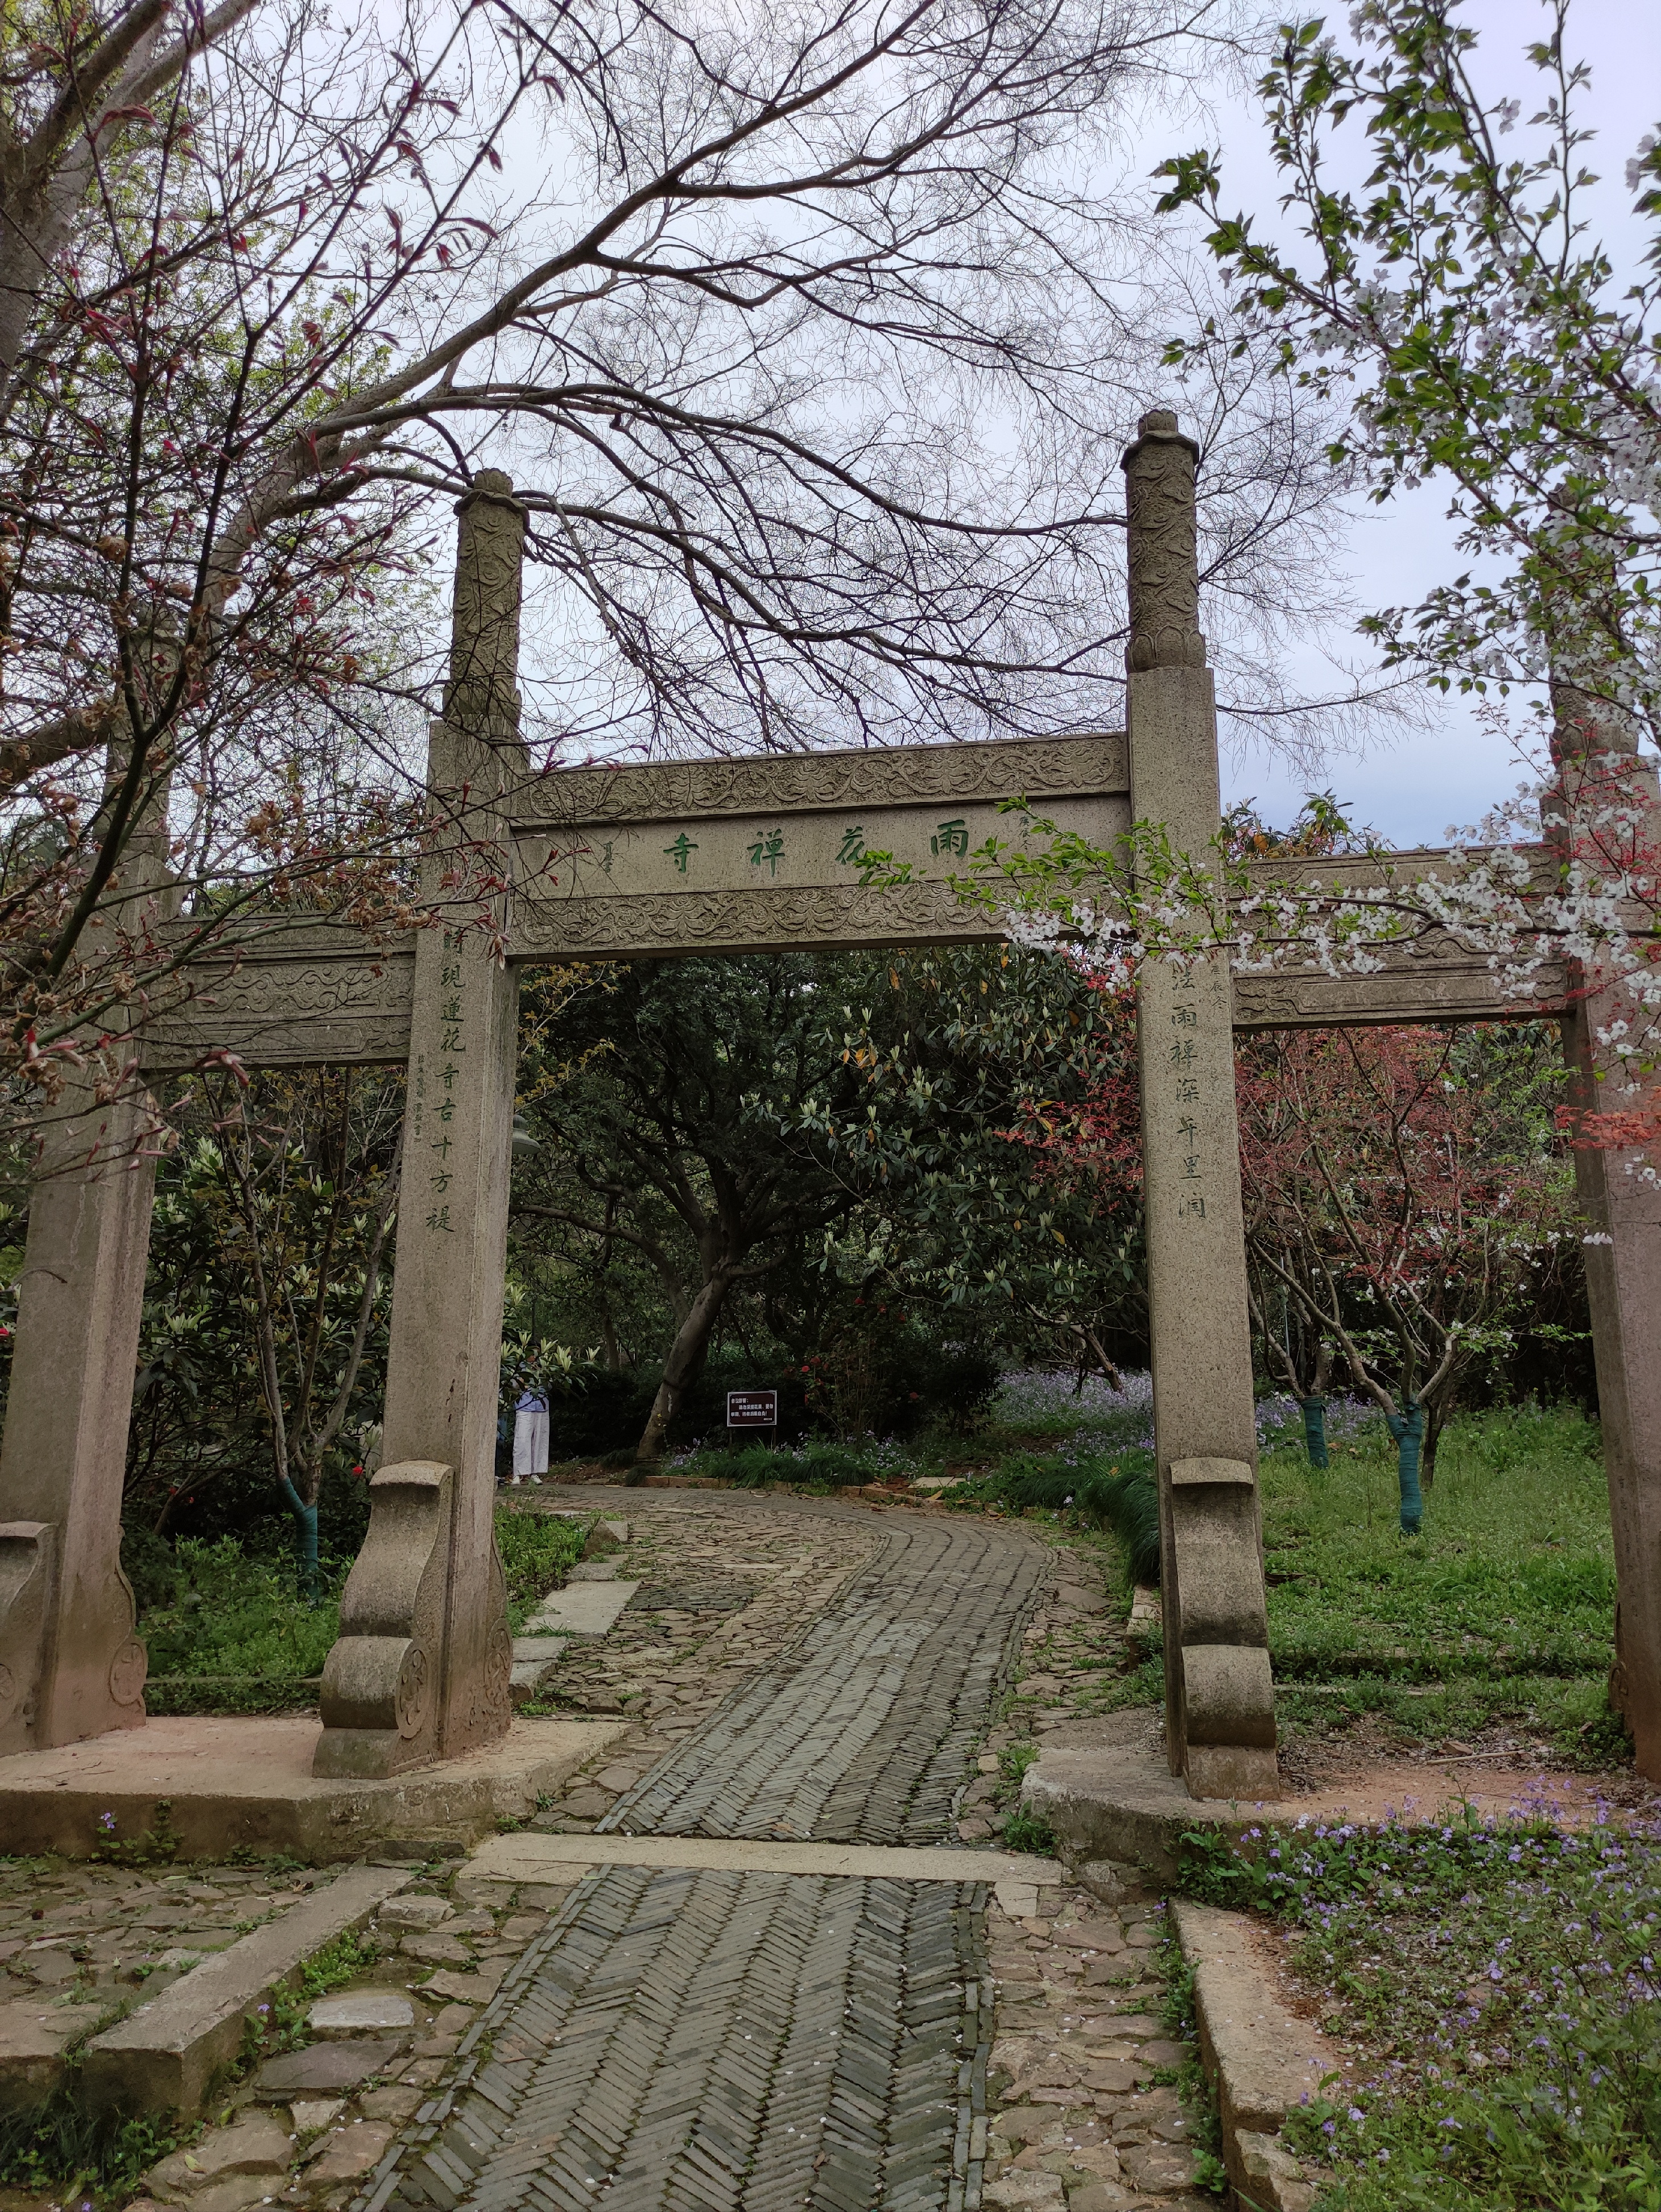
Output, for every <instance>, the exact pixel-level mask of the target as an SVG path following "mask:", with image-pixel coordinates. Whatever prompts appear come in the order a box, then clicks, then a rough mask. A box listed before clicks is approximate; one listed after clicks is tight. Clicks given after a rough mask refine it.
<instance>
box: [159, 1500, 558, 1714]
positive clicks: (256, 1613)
mask: <svg viewBox="0 0 1661 2212" xmlns="http://www.w3.org/2000/svg"><path fill="white" fill-rule="evenodd" d="M591 1527H592V1523H591V1522H587V1521H586V1520H569V1521H568V1520H562V1519H557V1518H556V1517H555V1516H553V1515H551V1514H544V1513H536V1512H526V1511H520V1510H515V1509H514V1508H513V1507H511V1506H506V1505H498V1507H497V1508H496V1548H497V1550H498V1551H499V1552H500V1553H501V1554H502V1571H503V1574H504V1575H505V1576H506V1577H507V1583H508V1623H509V1626H511V1627H512V1629H513V1632H514V1634H515V1635H517V1634H518V1633H519V1632H520V1626H522V1624H523V1622H524V1620H525V1616H526V1614H527V1613H529V1612H531V1611H532V1608H533V1607H534V1606H535V1604H536V1602H537V1600H538V1598H540V1597H542V1596H544V1595H546V1593H547V1592H548V1591H549V1590H551V1589H558V1588H559V1587H560V1585H561V1583H563V1582H564V1580H565V1577H566V1575H567V1573H568V1572H569V1570H570V1568H571V1567H572V1565H574V1564H575V1562H576V1560H578V1559H581V1556H582V1553H583V1548H584V1546H585V1545H586V1543H587V1540H588V1535H589V1532H590V1528H591ZM350 1565H351V1563H350V1560H344V1559H328V1560H325V1562H324V1563H323V1568H322V1572H321V1576H320V1579H319V1596H318V1601H317V1602H316V1603H315V1604H308V1603H307V1601H306V1600H305V1599H303V1598H302V1597H301V1595H300V1594H299V1591H298V1589H297V1588H296V1586H295V1570H294V1565H293V1563H292V1562H291V1561H290V1560H289V1559H283V1558H282V1557H271V1556H267V1555H263V1554H258V1553H246V1552H245V1551H244V1550H243V1548H242V1547H241V1546H240V1544H239V1543H238V1542H237V1541H236V1539H235V1538H234V1536H223V1537H221V1538H220V1540H219V1541H218V1542H217V1543H214V1544H205V1543H196V1542H193V1541H191V1540H190V1539H189V1538H186V1539H184V1540H183V1541H180V1542H179V1544H178V1545H177V1546H175V1547H173V1549H172V1550H171V1551H170V1552H168V1553H166V1554H164V1555H163V1556H161V1558H159V1559H158V1558H157V1557H155V1555H154V1554H153V1553H152V1554H149V1555H147V1557H146V1559H145V1562H144V1571H143V1578H142V1580H141V1582H140V1583H139V1589H140V1596H141V1606H140V1611H139V1617H138V1632H139V1634H140V1636H141V1637H142V1638H143V1640H144V1644H145V1647H146V1649H147V1650H148V1651H149V1660H150V1680H149V1686H148V1687H147V1689H146V1691H145V1703H146V1705H147V1706H148V1707H149V1711H151V1712H152V1713H204V1712H212V1713H260V1712H282V1711H294V1710H295V1709H296V1708H304V1707H307V1706H310V1705H314V1704H315V1703H316V1702H317V1692H316V1678H317V1677H318V1676H319V1674H321V1673H322V1671H323V1662H324V1661H325V1660H326V1658H327V1657H328V1656H329V1647H330V1645H331V1644H333V1642H334V1640H335V1638H336V1637H337V1636H338V1634H339V1632H340V1593H341V1590H342V1589H343V1588H344V1585H345V1581H346V1577H347V1574H348V1573H349V1572H350Z"/></svg>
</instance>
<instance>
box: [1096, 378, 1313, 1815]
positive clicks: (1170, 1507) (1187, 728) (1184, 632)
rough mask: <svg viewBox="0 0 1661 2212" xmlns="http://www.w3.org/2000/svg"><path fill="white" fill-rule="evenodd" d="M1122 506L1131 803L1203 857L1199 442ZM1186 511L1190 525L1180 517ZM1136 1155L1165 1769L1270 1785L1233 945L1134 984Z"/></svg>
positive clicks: (1154, 440)
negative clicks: (1196, 566)
mask: <svg viewBox="0 0 1661 2212" xmlns="http://www.w3.org/2000/svg"><path fill="white" fill-rule="evenodd" d="M1143 428H1144V435H1143V436H1142V437H1141V438H1140V439H1139V440H1138V441H1137V443H1136V444H1135V446H1133V447H1131V449H1130V451H1129V453H1127V454H1126V456H1125V474H1126V477H1127V481H1128V484H1129V504H1130V515H1131V538H1130V568H1131V578H1132V636H1131V643H1130V646H1129V649H1128V651H1127V653H1126V661H1127V665H1128V666H1129V721H1130V727H1129V738H1130V784H1131V808H1132V811H1133V813H1134V814H1135V817H1136V819H1137V820H1138V821H1140V822H1147V823H1158V824H1159V825H1161V826H1162V827H1163V829H1165V832H1166V834H1167V835H1168V837H1169V841H1170V844H1171V849H1172V850H1173V851H1174V852H1177V853H1180V854H1187V855H1188V856H1189V859H1190V860H1192V861H1193V862H1195V863H1196V864H1197V865H1199V866H1210V865H1214V863H1213V861H1212V860H1211V848H1212V840H1213V839H1214V837H1215V836H1216V835H1217V831H1218V828H1219V826H1220V801H1219V795H1218V784H1217V735H1216V731H1217V724H1216V708H1215V704H1214V700H1213V697H1212V689H1211V676H1210V671H1208V669H1207V668H1206V666H1205V665H1204V661H1205V647H1204V642H1203V640H1202V639H1201V638H1200V636H1199V633H1198V629H1197V619H1196V610H1197V606H1198V580H1197V577H1196V575H1195V574H1194V573H1193V562H1194V526H1193V501H1194V469H1195V459H1196V449H1195V447H1193V445H1192V444H1191V442H1190V441H1189V440H1187V439H1185V438H1181V437H1179V436H1177V435H1176V422H1175V418H1174V417H1173V416H1167V415H1164V414H1156V415H1150V416H1145V417H1144V418H1143ZM1184 507H1185V508H1186V520H1184ZM1137 990H1138V996H1137V1042H1138V1054H1139V1059H1140V1063H1141V1099H1142V1164H1143V1188H1144V1192H1145V1205H1146V1218H1147V1267H1148V1307H1149V1315H1150V1335H1151V1342H1152V1348H1153V1419H1154V1434H1155V1446H1156V1449H1157V1452H1158V1455H1159V1522H1160V1538H1161V1545H1160V1551H1161V1565H1162V1574H1163V1580H1164V1584H1165V1605H1164V1618H1165V1719H1166V1741H1167V1749H1168V1752H1169V1755H1170V1759H1171V1770H1172V1771H1173V1772H1175V1773H1180V1774H1182V1775H1183V1776H1184V1777H1185V1778H1186V1780H1187V1782H1188V1786H1189V1790H1190V1791H1191V1792H1192V1794H1193V1795H1194V1796H1196V1797H1211V1796H1238V1797H1250V1798H1253V1799H1256V1798H1262V1797H1271V1796H1275V1795H1277V1794H1278V1783H1277V1780H1276V1773H1275V1717H1274V1702H1273V1692H1272V1688H1271V1686H1270V1682H1269V1654H1268V1642H1269V1635H1268V1620H1267V1613H1266V1610H1265V1606H1264V1598H1263V1579H1262V1558H1261V1552H1260V1540H1259V1536H1258V1516H1257V1497H1256V1463H1257V1437H1256V1418H1255V1409H1254V1405H1253V1393H1252V1374H1251V1336H1250V1322H1249V1316H1248V1309H1247V1304H1246V1285H1245V1235H1244V1221H1243V1218H1242V1214H1241V1206H1240V1161H1239V1134H1238V1127H1237V1124H1236V1119H1235V1110H1234V1041H1233V1026H1232V988H1231V983H1230V978H1229V973H1228V966H1227V961H1226V956H1225V955H1223V954H1222V953H1220V952H1218V953H1213V954H1211V955H1209V956H1208V957H1202V958H1197V959H1196V960H1194V961H1193V962H1192V963H1188V964H1183V963H1177V962H1161V963H1150V964H1149V965H1148V966H1147V967H1145V968H1144V969H1143V970H1142V973H1141V976H1140V977H1139V978H1138V986H1137Z"/></svg>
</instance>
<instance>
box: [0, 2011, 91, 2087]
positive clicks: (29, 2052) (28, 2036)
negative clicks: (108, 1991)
mask: <svg viewBox="0 0 1661 2212" xmlns="http://www.w3.org/2000/svg"><path fill="white" fill-rule="evenodd" d="M99 2012H100V2007H99V2006H97V2005H54V2004H46V2003H43V2002H41V2000H40V1998H39V1997H15V1998H13V1999H12V2000H11V2001H10V2002H8V2003H4V2004H0V2111H6V2112H12V2111H15V2110H16V2109H17V2108H18V2107H19V2106H27V2105H35V2104H39V2103H40V2102H41V2101H42V2100H44V2099H46V2097H48V2096H49V2095H50V2094H51V2093H52V2090H53V2089H55V2088H56V2087H57V2086H58V2082H59V2081H61V2080H62V2078H63V2074H64V2049H65V2046H66V2045H69V2044H70V2043H73V2042H74V2040H75V2039H76V2036H78V2035H84V2034H85V2033H87V2031H88V2028H89V2027H91V2026H92V2025H93V2023H94V2021H95V2020H96V2019H97V2018H98V2015H99Z"/></svg>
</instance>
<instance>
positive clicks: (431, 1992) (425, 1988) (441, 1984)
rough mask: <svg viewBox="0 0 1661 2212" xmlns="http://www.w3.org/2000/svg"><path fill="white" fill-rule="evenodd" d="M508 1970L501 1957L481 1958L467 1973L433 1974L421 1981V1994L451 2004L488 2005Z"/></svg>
mask: <svg viewBox="0 0 1661 2212" xmlns="http://www.w3.org/2000/svg"><path fill="white" fill-rule="evenodd" d="M507 1971H508V1968H507V1965H506V1962H505V1961H504V1960H500V1959H484V1960H480V1962H479V1964H478V1967H477V1968H476V1969H475V1970H474V1972H472V1973H470V1974H457V1973H451V1972H447V1971H446V1972H441V1973H436V1974H434V1975H432V1976H430V1977H429V1979H428V1980H427V1981H425V1982H423V1984H422V1987H421V1993H422V1995H423V1996H424V1997H428V1998H432V1997H446V1998H447V1999H448V2000H449V2002H451V2003H452V2004H465V2005H478V2004H488V2003H489V2002H490V1999H491V1998H492V1997H493V1996H495V1995H496V1991H497V1990H499V1989H500V1988H501V1986H502V1976H503V1974H505V1973H506V1972H507Z"/></svg>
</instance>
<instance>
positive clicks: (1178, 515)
mask: <svg viewBox="0 0 1661 2212" xmlns="http://www.w3.org/2000/svg"><path fill="white" fill-rule="evenodd" d="M1138 428H1139V431H1140V433H1141V435H1139V436H1138V438H1137V440H1136V442H1135V445H1134V446H1131V447H1128V448H1127V449H1126V452H1125V456H1124V460H1123V469H1124V473H1125V501H1126V506H1127V508H1128V510H1129V525H1130V527H1129V563H1128V566H1129V573H1130V641H1129V644H1128V645H1127V646H1126V647H1125V656H1124V665H1125V666H1126V667H1127V668H1128V669H1129V671H1130V672H1131V673H1132V674H1133V675H1135V674H1137V673H1138V672H1139V671H1141V670H1143V669H1147V668H1203V667H1204V666H1205V665H1206V648H1205V640H1204V638H1203V637H1202V635H1200V568H1199V554H1198V550H1197V532H1196V518H1195V508H1194V477H1195V472H1196V469H1197V468H1198V466H1199V461H1200V449H1199V447H1197V446H1196V444H1195V442H1194V441H1193V439H1192V438H1187V437H1184V436H1183V434H1182V432H1181V431H1180V430H1178V429H1177V417H1176V416H1174V415H1172V414H1171V413H1169V412H1168V411H1167V410H1165V409H1164V408H1162V407H1156V408H1153V409H1151V410H1149V412H1148V413H1147V414H1146V415H1144V416H1143V417H1142V419H1141V423H1140V424H1139V425H1138Z"/></svg>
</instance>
